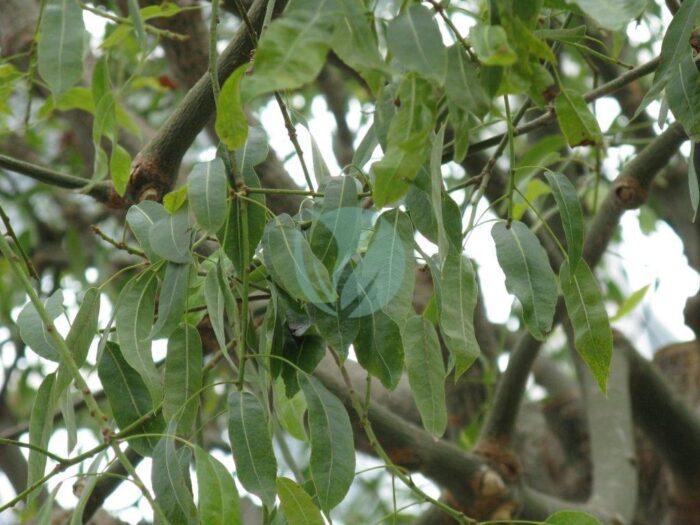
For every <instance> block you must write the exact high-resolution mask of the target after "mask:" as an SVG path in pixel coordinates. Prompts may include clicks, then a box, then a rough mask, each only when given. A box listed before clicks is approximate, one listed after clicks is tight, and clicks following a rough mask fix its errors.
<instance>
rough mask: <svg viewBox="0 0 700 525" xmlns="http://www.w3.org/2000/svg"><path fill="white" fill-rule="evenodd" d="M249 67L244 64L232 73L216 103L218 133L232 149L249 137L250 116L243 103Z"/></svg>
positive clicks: (242, 143)
mask: <svg viewBox="0 0 700 525" xmlns="http://www.w3.org/2000/svg"><path fill="white" fill-rule="evenodd" d="M247 69H248V64H243V65H242V66H240V67H239V68H238V69H236V70H235V71H234V72H233V73H231V75H230V76H229V77H228V78H227V79H226V81H225V82H224V85H223V86H221V93H220V94H219V99H218V101H217V104H216V125H215V127H216V134H217V135H219V138H220V139H221V142H223V143H224V144H225V145H226V147H227V148H228V149H230V150H237V149H238V148H240V147H242V146H243V145H245V143H246V139H247V138H248V118H247V117H246V114H245V112H244V111H243V104H242V103H241V79H242V78H243V75H245V72H246V70H247ZM222 167H223V165H222Z"/></svg>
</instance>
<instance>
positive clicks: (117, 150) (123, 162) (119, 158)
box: [109, 144, 131, 197]
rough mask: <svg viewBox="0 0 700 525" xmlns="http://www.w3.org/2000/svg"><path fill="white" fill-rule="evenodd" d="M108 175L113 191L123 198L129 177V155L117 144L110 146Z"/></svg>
mask: <svg viewBox="0 0 700 525" xmlns="http://www.w3.org/2000/svg"><path fill="white" fill-rule="evenodd" d="M109 174H110V176H111V177H112V183H113V184H114V190H115V191H116V192H117V194H118V195H119V196H120V197H123V196H124V192H125V191H126V186H127V184H128V183H129V177H130V176H131V155H129V152H128V151H126V150H125V149H124V148H122V147H121V146H120V145H119V144H112V156H111V157H110V159H109Z"/></svg>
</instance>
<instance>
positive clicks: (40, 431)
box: [27, 373, 56, 501]
mask: <svg viewBox="0 0 700 525" xmlns="http://www.w3.org/2000/svg"><path fill="white" fill-rule="evenodd" d="M55 380H56V374H55V373H54V374H49V375H47V376H46V377H45V378H44V380H43V381H42V382H41V385H40V386H39V390H37V393H36V398H35V399H34V405H33V406H32V413H31V415H30V416H29V443H30V444H32V445H34V446H35V447H39V448H40V449H44V450H46V449H47V448H48V446H49V438H50V437H51V433H52V431H53V414H54V411H55V407H56V398H55V397H54V382H55ZM45 470H46V456H45V455H44V454H42V453H41V452H39V451H38V450H34V449H32V450H30V451H29V460H28V465H27V484H28V486H29V485H31V484H32V483H35V482H36V481H38V480H39V479H41V478H42V477H43V476H44V471H45ZM39 494H40V491H34V492H32V493H31V494H30V495H29V501H33V500H34V499H36V498H37V497H38V496H39Z"/></svg>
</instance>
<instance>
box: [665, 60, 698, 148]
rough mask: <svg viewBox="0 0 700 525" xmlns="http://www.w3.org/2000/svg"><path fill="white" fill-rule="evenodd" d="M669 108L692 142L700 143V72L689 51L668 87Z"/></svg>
mask: <svg viewBox="0 0 700 525" xmlns="http://www.w3.org/2000/svg"><path fill="white" fill-rule="evenodd" d="M666 98H667V100H668V106H669V108H670V109H671V111H672V112H673V115H674V116H675V117H676V120H678V121H679V122H680V123H681V124H682V125H683V129H684V130H685V132H686V134H687V135H688V138H690V139H691V140H692V141H700V72H698V68H697V66H696V65H695V58H694V57H693V53H692V52H691V51H690V50H689V51H688V53H687V54H686V56H685V57H683V59H681V61H680V62H679V63H678V65H677V66H676V69H675V70H674V71H673V72H672V74H671V78H670V80H669V82H668V86H666Z"/></svg>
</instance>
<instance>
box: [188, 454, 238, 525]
mask: <svg viewBox="0 0 700 525" xmlns="http://www.w3.org/2000/svg"><path fill="white" fill-rule="evenodd" d="M194 462H195V469H196V472H197V493H198V494H199V501H198V503H197V507H198V509H199V520H200V523H206V524H211V525H242V523H243V522H242V520H241V511H240V504H239V501H238V490H236V484H235V483H234V482H233V478H232V477H231V474H230V473H229V471H228V470H226V467H224V466H223V465H222V464H221V462H220V461H218V460H217V459H216V458H214V457H212V456H211V455H210V454H208V453H207V452H206V451H205V450H204V449H202V448H200V447H194Z"/></svg>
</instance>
